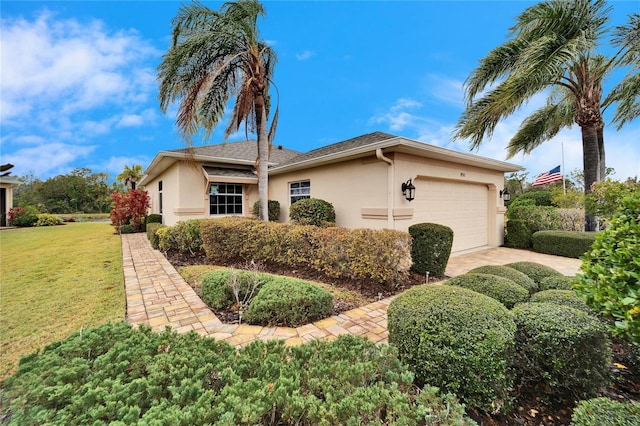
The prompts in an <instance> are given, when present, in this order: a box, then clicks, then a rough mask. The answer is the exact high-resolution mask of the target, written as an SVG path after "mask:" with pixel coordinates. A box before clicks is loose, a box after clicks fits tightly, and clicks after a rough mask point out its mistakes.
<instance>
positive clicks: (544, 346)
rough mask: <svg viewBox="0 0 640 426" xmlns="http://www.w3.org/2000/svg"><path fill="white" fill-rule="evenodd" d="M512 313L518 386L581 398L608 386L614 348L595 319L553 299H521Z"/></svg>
mask: <svg viewBox="0 0 640 426" xmlns="http://www.w3.org/2000/svg"><path fill="white" fill-rule="evenodd" d="M512 313H513V319H514V321H515V323H516V326H517V331H516V333H515V342H516V347H515V358H514V370H515V373H516V387H518V386H531V385H537V384H542V385H544V386H548V387H549V389H550V392H549V394H550V395H551V396H552V397H553V398H556V399H562V398H569V399H571V400H574V401H577V400H580V399H584V398H590V397H593V396H595V395H596V394H597V393H598V392H599V391H600V390H602V389H603V388H605V387H606V386H607V385H608V383H609V363H610V361H611V349H610V347H609V341H608V339H607V332H606V329H605V327H604V325H603V324H602V323H601V322H600V321H599V320H598V319H597V318H595V317H593V316H591V315H588V314H586V313H585V312H582V311H580V310H578V309H574V308H571V307H569V306H562V305H558V304H554V303H523V304H520V305H518V306H516V307H515V308H513V310H512Z"/></svg>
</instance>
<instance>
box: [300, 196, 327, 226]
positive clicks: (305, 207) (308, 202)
mask: <svg viewBox="0 0 640 426" xmlns="http://www.w3.org/2000/svg"><path fill="white" fill-rule="evenodd" d="M289 219H291V220H295V221H296V222H297V223H299V224H300V225H315V226H327V225H328V224H329V225H330V224H334V223H336V211H335V210H334V208H333V205H332V204H331V203H329V202H328V201H324V200H321V199H319V198H304V199H302V200H298V201H296V202H295V203H293V204H291V207H289Z"/></svg>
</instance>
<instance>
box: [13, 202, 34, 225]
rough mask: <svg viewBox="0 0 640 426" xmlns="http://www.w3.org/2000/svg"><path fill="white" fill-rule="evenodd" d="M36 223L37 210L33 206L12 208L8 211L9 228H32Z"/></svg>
mask: <svg viewBox="0 0 640 426" xmlns="http://www.w3.org/2000/svg"><path fill="white" fill-rule="evenodd" d="M37 221H38V209H37V208H35V206H25V207H13V208H11V209H9V214H8V215H7V222H8V223H9V226H33V225H35V223H36V222H37Z"/></svg>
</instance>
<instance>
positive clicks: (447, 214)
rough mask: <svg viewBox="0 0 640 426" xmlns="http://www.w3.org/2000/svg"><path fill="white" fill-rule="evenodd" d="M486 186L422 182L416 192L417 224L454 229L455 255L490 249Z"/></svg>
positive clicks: (452, 249) (435, 181)
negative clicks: (483, 248)
mask: <svg viewBox="0 0 640 426" xmlns="http://www.w3.org/2000/svg"><path fill="white" fill-rule="evenodd" d="M488 197H489V191H488V189H487V185H484V184H474V183H469V182H461V181H448V180H435V179H426V180H420V191H419V192H418V191H416V199H415V200H414V203H415V205H414V206H413V207H415V210H414V212H415V217H414V220H415V221H416V223H420V222H431V223H438V224H441V225H446V226H448V227H450V228H451V229H453V247H452V248H451V251H452V252H454V253H455V252H460V251H464V250H471V249H474V248H478V247H484V246H487V245H488V231H489V217H488V206H489V199H488Z"/></svg>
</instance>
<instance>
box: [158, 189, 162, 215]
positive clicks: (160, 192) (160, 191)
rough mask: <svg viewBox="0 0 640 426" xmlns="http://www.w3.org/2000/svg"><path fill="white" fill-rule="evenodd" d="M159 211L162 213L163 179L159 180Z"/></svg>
mask: <svg viewBox="0 0 640 426" xmlns="http://www.w3.org/2000/svg"><path fill="white" fill-rule="evenodd" d="M158 209H159V210H160V211H159V212H158V213H160V214H162V181H160V182H158Z"/></svg>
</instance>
